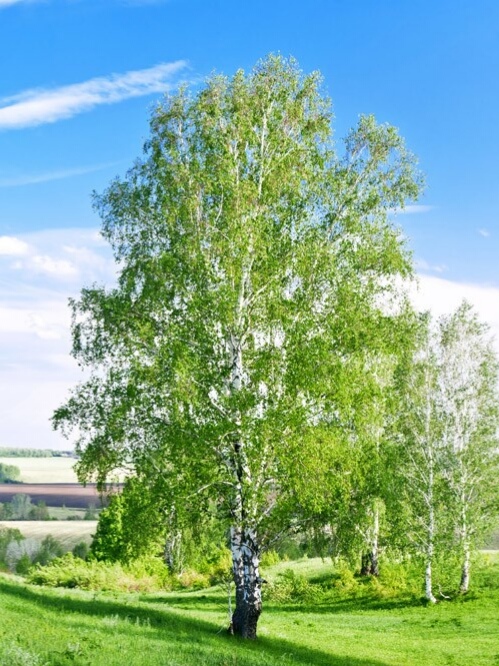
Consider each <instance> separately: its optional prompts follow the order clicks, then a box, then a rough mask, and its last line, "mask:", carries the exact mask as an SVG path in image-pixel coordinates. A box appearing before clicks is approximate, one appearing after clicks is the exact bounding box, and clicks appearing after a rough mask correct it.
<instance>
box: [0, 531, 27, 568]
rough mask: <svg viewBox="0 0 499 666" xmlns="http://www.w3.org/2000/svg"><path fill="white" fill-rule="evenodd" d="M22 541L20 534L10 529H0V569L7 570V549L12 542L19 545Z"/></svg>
mask: <svg viewBox="0 0 499 666" xmlns="http://www.w3.org/2000/svg"><path fill="white" fill-rule="evenodd" d="M23 539H24V537H23V535H22V534H21V532H20V531H19V530H17V529H12V528H11V527H0V568H3V569H7V568H8V563H7V548H8V546H9V544H10V543H12V542H13V541H14V542H16V543H19V542H20V541H22V540H23Z"/></svg>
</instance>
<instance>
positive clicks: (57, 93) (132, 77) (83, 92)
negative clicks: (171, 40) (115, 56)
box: [0, 60, 186, 129]
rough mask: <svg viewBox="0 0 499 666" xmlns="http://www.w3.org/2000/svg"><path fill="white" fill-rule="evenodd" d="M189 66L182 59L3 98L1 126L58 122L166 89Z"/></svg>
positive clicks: (1, 127) (0, 112) (5, 127)
mask: <svg viewBox="0 0 499 666" xmlns="http://www.w3.org/2000/svg"><path fill="white" fill-rule="evenodd" d="M185 68H186V62H185V61H183V60H178V61H176V62H171V63H162V64H159V65H156V66H154V67H150V68H148V69H141V70H135V71H130V72H126V73H125V74H112V75H111V76H108V77H100V78H95V79H90V80H89V81H84V82H82V83H75V84H72V85H68V86H62V87H60V88H52V89H43V88H42V89H32V90H26V91H24V92H22V93H20V94H18V95H15V96H13V97H8V98H4V99H3V100H0V129H19V128H22V127H33V126H35V125H42V124H45V123H54V122H56V121H58V120H62V119H64V118H71V117H72V116H75V115H77V114H78V113H82V112H83V111H88V110H90V109H93V108H94V107H96V106H99V105H101V104H115V103H117V102H121V101H123V100H126V99H130V98H132V97H140V96H143V95H150V94H152V93H161V92H166V91H167V90H169V89H170V88H171V87H172V83H171V80H172V78H173V77H174V76H175V75H176V74H178V73H179V72H180V71H181V70H183V69H185Z"/></svg>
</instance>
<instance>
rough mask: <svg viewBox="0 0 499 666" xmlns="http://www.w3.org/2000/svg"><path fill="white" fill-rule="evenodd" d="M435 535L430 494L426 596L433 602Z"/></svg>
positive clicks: (434, 600) (431, 475)
mask: <svg viewBox="0 0 499 666" xmlns="http://www.w3.org/2000/svg"><path fill="white" fill-rule="evenodd" d="M430 483H431V484H432V486H433V472H431V473H430ZM434 537H435V515H434V510H433V497H432V496H430V506H429V515H428V534H427V544H426V567H425V597H426V598H427V599H428V601H429V602H431V603H432V604H436V603H437V600H436V599H435V596H434V594H433V581H432V564H433V541H434Z"/></svg>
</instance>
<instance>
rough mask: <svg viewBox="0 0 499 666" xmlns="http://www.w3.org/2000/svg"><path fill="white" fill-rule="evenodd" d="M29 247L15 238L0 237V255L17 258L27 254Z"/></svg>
mask: <svg viewBox="0 0 499 666" xmlns="http://www.w3.org/2000/svg"><path fill="white" fill-rule="evenodd" d="M28 250H29V245H28V244H27V243H25V242H24V241H22V240H19V238H16V237H15V236H0V255H7V256H13V257H15V256H19V255H23V254H27V252H28Z"/></svg>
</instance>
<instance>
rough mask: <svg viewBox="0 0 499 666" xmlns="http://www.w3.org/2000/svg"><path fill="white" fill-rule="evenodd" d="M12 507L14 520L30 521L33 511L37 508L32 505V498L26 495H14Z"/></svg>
mask: <svg viewBox="0 0 499 666" xmlns="http://www.w3.org/2000/svg"><path fill="white" fill-rule="evenodd" d="M10 505H11V509H12V518H13V519H14V520H29V518H30V515H31V511H32V510H33V509H34V508H35V507H34V506H33V504H32V503H31V497H30V496H29V495H26V494H25V493H18V494H16V495H14V496H13V497H12V500H11V502H10Z"/></svg>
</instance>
